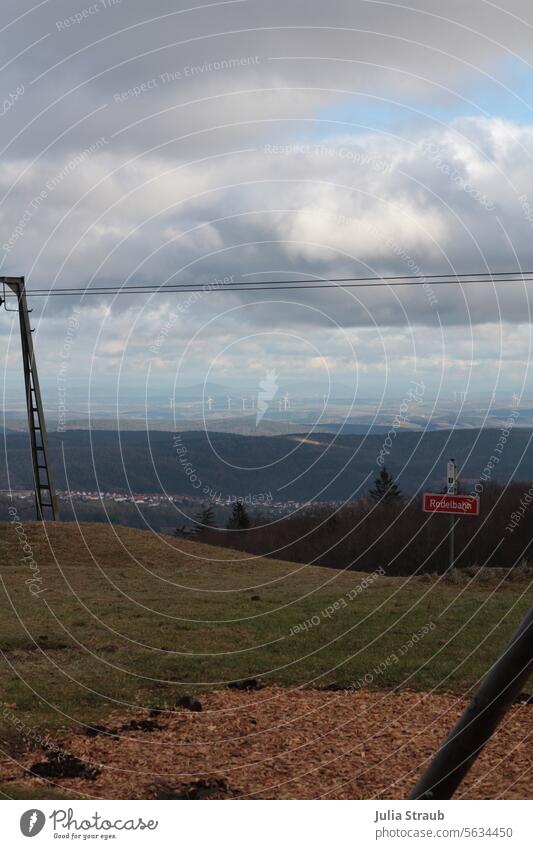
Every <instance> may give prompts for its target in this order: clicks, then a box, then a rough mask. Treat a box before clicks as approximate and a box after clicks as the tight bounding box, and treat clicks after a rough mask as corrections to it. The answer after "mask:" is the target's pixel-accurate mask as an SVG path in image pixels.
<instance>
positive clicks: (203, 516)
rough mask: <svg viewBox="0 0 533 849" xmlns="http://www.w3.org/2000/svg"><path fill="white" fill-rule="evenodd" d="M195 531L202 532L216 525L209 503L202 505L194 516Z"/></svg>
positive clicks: (213, 512)
mask: <svg viewBox="0 0 533 849" xmlns="http://www.w3.org/2000/svg"><path fill="white" fill-rule="evenodd" d="M194 525H195V533H196V534H202V533H204V532H205V531H207V530H209V528H214V527H216V523H215V511H214V510H213V507H212V505H211V504H208V505H207V506H205V505H204V507H202V509H201V510H200V512H199V513H197V514H196V516H195V517H194Z"/></svg>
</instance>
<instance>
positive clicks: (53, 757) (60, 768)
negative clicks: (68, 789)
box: [30, 752, 98, 781]
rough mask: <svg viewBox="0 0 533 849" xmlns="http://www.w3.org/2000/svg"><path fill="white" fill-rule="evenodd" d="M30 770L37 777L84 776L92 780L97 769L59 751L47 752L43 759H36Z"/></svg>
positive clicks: (96, 773)
mask: <svg viewBox="0 0 533 849" xmlns="http://www.w3.org/2000/svg"><path fill="white" fill-rule="evenodd" d="M30 772H31V774H32V775H35V776H37V777H39V778H84V779H86V780H87V779H88V780H89V781H94V779H95V778H96V776H97V775H98V770H97V769H95V768H94V767H93V766H90V765H89V764H87V763H84V762H83V761H82V760H80V759H79V758H77V757H74V756H72V755H67V754H63V753H59V752H48V753H47V755H46V760H45V761H38V762H37V763H34V764H33V765H32V766H31V767H30Z"/></svg>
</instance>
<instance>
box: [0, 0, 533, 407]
mask: <svg viewBox="0 0 533 849" xmlns="http://www.w3.org/2000/svg"><path fill="white" fill-rule="evenodd" d="M0 45H1V56H0V60H1V67H2V80H3V85H2V91H3V103H2V104H1V106H0V129H1V133H0V144H1V149H2V158H1V161H0V192H1V196H2V202H1V205H0V216H1V217H0V223H1V233H2V237H1V239H0V261H1V263H2V266H1V267H2V270H1V272H0V273H2V274H5V275H16V276H18V275H25V276H26V280H27V286H28V289H30V290H31V289H39V288H46V289H49V288H50V289H53V290H54V291H59V290H61V289H62V288H65V287H69V286H76V287H78V286H87V287H89V288H91V287H94V286H98V285H100V286H102V285H105V286H107V285H115V286H116V285H119V286H121V287H124V288H128V287H131V286H135V285H139V284H144V283H150V284H155V285H157V286H160V287H161V288H162V289H164V287H165V286H168V285H169V284H170V283H174V284H187V283H194V284H199V285H204V284H205V285H206V287H207V289H206V291H205V292H203V293H196V295H195V296H192V295H191V294H188V295H184V294H180V295H176V294H169V293H164V292H162V293H161V292H160V293H158V294H157V295H153V296H145V295H134V294H126V295H121V296H119V297H111V296H106V297H101V296H94V295H93V296H89V297H85V298H80V297H76V298H67V297H51V298H48V299H47V298H32V300H31V304H32V307H33V308H34V313H33V319H34V324H35V326H36V346H37V349H38V356H39V366H40V370H41V374H42V376H43V378H45V382H46V384H47V386H52V387H53V385H54V381H55V376H56V375H57V374H58V373H59V371H60V370H61V369H63V371H62V374H65V368H67V370H68V376H69V380H70V381H71V382H72V383H76V382H79V384H80V385H82V384H84V385H88V381H89V380H90V382H91V391H92V392H93V393H94V392H96V394H98V391H99V390H101V391H104V389H106V391H107V390H108V389H109V387H113V386H114V385H115V383H116V382H117V381H120V385H121V386H124V387H126V388H127V391H128V392H129V393H130V394H131V393H133V394H134V393H135V391H136V388H138V391H139V396H140V399H141V400H142V397H143V394H144V386H145V383H146V381H147V380H148V381H149V382H150V384H151V386H153V387H158V388H160V389H161V391H162V393H163V394H165V393H167V392H171V391H172V388H173V387H174V386H175V385H176V384H177V385H187V384H191V383H197V382H201V381H203V380H204V379H208V380H210V381H217V382H222V383H230V384H235V383H236V382H238V381H239V380H240V381H245V382H246V381H247V382H249V383H250V385H253V384H254V383H258V382H259V381H260V380H262V379H264V377H265V374H267V373H268V372H269V371H270V370H271V369H276V370H277V372H278V374H279V376H280V381H281V383H282V384H283V382H284V381H287V382H288V381H290V382H291V383H294V381H298V380H302V381H303V380H313V381H316V382H318V383H320V384H323V385H324V387H325V388H327V385H328V383H329V381H332V382H333V383H335V382H336V381H339V382H342V383H343V384H344V385H346V384H350V385H353V386H354V388H355V390H356V392H357V393H360V394H361V396H364V397H368V396H373V397H378V398H379V397H381V396H382V395H383V394H385V395H387V394H392V395H398V396H401V395H402V393H403V392H404V390H405V387H407V386H408V385H409V381H411V380H412V379H414V378H416V379H419V380H423V381H424V382H425V383H426V385H427V386H429V387H430V388H431V391H432V392H434V393H435V394H439V393H441V394H442V395H443V396H446V395H448V396H449V395H450V394H451V393H452V392H453V391H457V390H467V391H469V392H470V391H473V392H477V393H487V394H490V393H491V392H496V393H498V392H504V393H507V394H508V395H509V396H510V395H511V394H512V393H518V394H520V395H525V396H526V397H527V396H530V395H531V386H530V383H531V382H530V378H529V374H528V364H529V360H530V354H531V339H530V323H529V322H530V313H531V304H530V297H529V291H530V289H529V288H528V286H527V285H524V284H523V283H519V282H518V283H501V284H498V285H494V286H493V285H492V284H490V285H483V286H479V285H478V286H475V285H472V286H470V287H467V286H461V285H460V284H454V285H453V286H446V287H444V286H443V287H437V286H434V287H432V286H431V285H430V282H429V283H426V285H418V286H416V287H406V288H401V289H400V288H396V289H391V288H386V287H385V288H383V287H380V288H377V289H374V290H372V289H371V288H370V289H369V288H366V289H357V290H356V289H343V288H342V287H341V288H338V289H336V290H335V291H331V290H324V289H320V290H318V291H316V292H308V291H306V290H298V291H296V292H292V293H291V292H288V291H286V290H283V291H279V292H256V293H254V292H247V293H240V294H238V293H231V292H227V291H225V292H222V291H220V289H221V288H222V286H223V285H225V284H227V283H228V281H229V282H230V285H231V283H232V282H245V281H249V282H250V286H252V285H253V283H254V282H255V281H260V280H280V279H290V280H298V279H303V278H305V279H309V278H312V279H317V280H320V279H321V278H324V277H331V276H333V277H341V278H342V277H346V276H351V277H356V276H365V277H367V276H374V275H415V276H417V277H418V278H419V279H420V281H421V282H422V281H423V280H424V279H425V278H424V275H431V274H441V273H449V272H459V273H469V272H477V271H488V270H490V271H495V272H501V271H515V272H516V271H520V270H531V269H533V168H532V165H533V162H532V153H533V111H532V92H533V86H532V83H533V66H532V63H533V9H532V8H531V4H530V3H528V2H527V0H506V2H503V3H499V4H498V3H493V2H489V1H488V0H469V2H468V3H465V2H464V0H412V2H411V3H400V2H396V0H393V1H392V2H384V0H330V2H328V3H324V2H322V0H320V2H319V1H318V0H269V2H265V0H228V1H227V2H219V3H198V2H194V0H186V1H185V2H177V3H176V2H172V3H171V2H170V0H152V2H150V3H149V4H148V3H146V2H144V0H143V1H142V2H141V0H98V2H95V3H93V4H91V3H84V0H79V2H77V0H69V2H66V0H41V2H38V3H31V2H28V1H27V0H4V2H3V3H2V8H1V11H0ZM221 282H222V285H221ZM14 331H16V325H15V324H14V323H13V316H11V315H8V314H6V313H4V312H2V320H1V322H0V337H1V340H2V347H1V350H0V356H1V358H2V367H3V369H4V375H5V377H4V384H5V386H6V387H7V392H6V398H5V400H4V404H5V405H9V402H10V399H11V398H12V397H15V395H16V393H17V391H18V390H17V386H18V384H19V377H20V373H19V372H18V370H17V369H18V362H19V360H18V338H17V337H16V335H14ZM15 378H16V379H15ZM51 391H52V392H53V389H52V390H51Z"/></svg>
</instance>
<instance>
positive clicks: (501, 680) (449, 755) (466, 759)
mask: <svg viewBox="0 0 533 849" xmlns="http://www.w3.org/2000/svg"><path fill="white" fill-rule="evenodd" d="M532 672H533V607H532V608H531V609H530V610H529V613H528V614H527V616H526V618H525V619H524V621H523V622H522V624H521V625H520V628H519V629H518V631H517V632H516V634H515V635H514V637H513V638H512V640H511V642H510V643H509V645H508V646H507V648H506V649H505V651H504V652H503V654H502V655H501V656H500V657H499V658H498V660H497V661H496V663H495V664H494V666H493V667H492V669H491V670H490V671H489V672H488V673H487V675H486V677H485V679H484V681H483V683H482V684H481V686H480V688H479V690H478V691H477V693H476V695H475V696H474V698H473V699H472V701H471V702H470V704H469V705H468V707H467V708H466V710H465V712H464V713H463V715H462V716H461V718H460V719H459V721H458V722H457V724H456V726H455V728H454V729H453V731H452V732H451V734H450V736H449V737H448V739H447V740H446V741H445V743H444V744H443V745H442V746H441V748H440V749H439V751H438V752H437V754H436V755H435V757H434V759H433V761H432V762H431V763H430V765H429V766H428V768H427V769H426V771H425V772H424V774H423V775H422V777H421V778H420V779H419V781H418V783H417V785H416V787H415V788H414V789H413V790H412V792H411V793H410V795H409V798H410V799H451V797H452V796H453V794H454V792H455V791H456V790H457V788H458V786H459V784H460V783H461V781H462V780H463V778H464V777H465V775H466V774H467V772H468V770H469V769H470V767H471V766H472V764H473V763H474V761H475V760H476V758H477V757H478V755H479V754H480V752H481V751H482V749H483V746H484V745H485V743H486V742H487V740H488V739H489V738H490V737H491V736H492V734H493V732H494V731H495V729H496V728H497V726H498V724H499V722H500V721H501V719H502V718H503V716H504V714H505V713H506V711H507V709H508V708H509V707H510V705H511V704H512V703H513V702H514V700H515V698H516V696H517V695H518V694H519V693H520V691H521V689H522V687H523V685H524V684H525V683H526V681H527V679H528V678H529V676H530V675H531V673H532Z"/></svg>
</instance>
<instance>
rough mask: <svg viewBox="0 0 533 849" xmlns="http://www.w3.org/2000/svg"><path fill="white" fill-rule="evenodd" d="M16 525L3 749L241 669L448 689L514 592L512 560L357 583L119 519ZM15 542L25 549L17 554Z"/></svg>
mask: <svg viewBox="0 0 533 849" xmlns="http://www.w3.org/2000/svg"><path fill="white" fill-rule="evenodd" d="M24 528H25V532H26V538H22V539H20V538H19V537H17V534H16V529H15V526H14V525H2V526H0V563H1V568H0V572H1V579H2V593H1V611H0V617H1V619H0V621H1V637H0V647H1V649H2V665H1V678H2V681H1V684H2V704H3V712H2V715H0V723H1V728H2V737H3V740H4V748H7V749H8V750H10V751H12V750H14V749H16V747H17V745H22V744H23V743H24V741H26V742H27V741H28V740H30V741H31V740H32V739H35V734H37V733H39V734H43V733H46V732H47V731H50V733H52V734H57V733H58V732H59V731H60V729H62V728H67V727H72V726H73V725H76V724H83V723H87V722H91V721H93V722H94V721H98V720H104V719H105V717H106V716H107V714H108V713H109V712H110V711H111V710H113V709H115V708H117V707H118V706H123V707H124V708H127V707H128V706H129V705H131V706H135V707H139V706H141V705H142V706H149V707H152V706H160V707H163V706H171V705H173V704H174V701H175V699H176V696H177V695H179V694H183V693H200V692H201V691H202V690H203V689H205V688H206V687H207V688H220V687H224V686H226V684H227V682H228V681H231V680H236V679H241V678H246V677H249V676H260V677H261V678H262V679H263V680H264V681H265V682H266V683H278V684H284V685H294V686H308V687H319V686H324V685H326V684H329V683H332V682H337V683H342V684H344V685H353V684H354V682H362V680H363V679H364V676H366V685H367V686H369V687H370V688H374V689H386V688H391V687H396V686H398V687H403V688H409V689H421V690H429V689H432V688H437V689H439V690H441V691H452V692H460V693H463V692H465V691H466V690H467V689H468V688H469V687H471V686H472V685H474V684H475V683H476V682H477V681H478V679H479V678H480V677H481V676H482V675H483V673H484V672H485V671H486V670H487V668H488V667H489V666H490V664H491V662H492V661H493V660H494V659H495V658H496V656H497V655H498V653H499V652H500V650H501V648H502V647H503V646H504V644H505V642H506V640H507V639H508V638H509V636H510V635H511V633H512V632H513V630H514V629H515V628H516V626H517V624H518V622H519V621H520V619H521V617H522V616H523V615H524V613H525V611H526V609H527V607H528V584H529V583H530V580H531V577H530V576H528V574H527V573H520V572H517V573H516V576H515V577H514V578H513V580H506V581H504V582H501V581H500V580H499V579H498V578H495V577H494V576H488V577H486V576H485V577H484V578H483V579H481V578H480V579H476V580H472V581H469V580H468V579H464V578H463V579H461V580H459V579H458V580H455V581H453V582H452V581H444V580H442V579H441V580H440V581H439V580H437V579H429V578H425V579H410V580H407V579H403V578H402V579H399V578H388V577H386V575H377V576H376V575H375V576H374V577H373V578H371V579H370V582H369V585H368V586H366V588H365V587H364V585H363V583H362V582H364V580H365V579H366V580H367V581H368V579H369V576H368V575H365V574H362V573H356V572H347V573H341V572H336V571H334V570H331V569H326V568H321V567H308V566H301V565H299V564H290V563H284V562H277V561H274V560H262V559H256V558H251V557H248V556H247V555H244V554H243V553H242V552H232V551H230V550H226V549H216V548H213V547H209V546H205V545H201V544H199V543H194V542H189V541H183V540H177V539H173V538H171V537H160V538H157V537H156V536H154V535H152V534H149V533H145V532H141V531H135V530H130V529H126V528H111V527H108V526H104V525H82V526H80V527H76V526H74V525H66V524H65V525H62V524H60V523H57V524H56V525H50V526H48V527H47V529H46V533H47V534H48V538H47V537H46V536H45V533H44V531H43V529H42V528H41V527H40V526H39V525H38V524H28V525H25V526H24ZM21 542H23V543H26V546H30V549H31V557H33V561H32V560H31V558H30V559H29V560H26V561H23V560H22V558H23V557H24V555H25V552H24V551H23V550H22V546H21ZM30 549H28V548H26V553H27V552H28V551H29V550H30ZM32 563H33V564H35V565H30V564H32ZM37 570H38V571H37ZM30 580H33V584H29V583H28V581H30ZM31 587H33V589H34V591H37V590H38V591H39V592H38V593H37V594H32V592H31V591H30V588H31ZM530 599H531V595H530V594H529V603H531V601H530ZM306 622H307V623H308V625H307V627H306V626H305V624H304V626H303V627H301V625H302V623H306ZM413 633H418V635H419V636H418V639H415V640H413V638H412V635H413Z"/></svg>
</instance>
